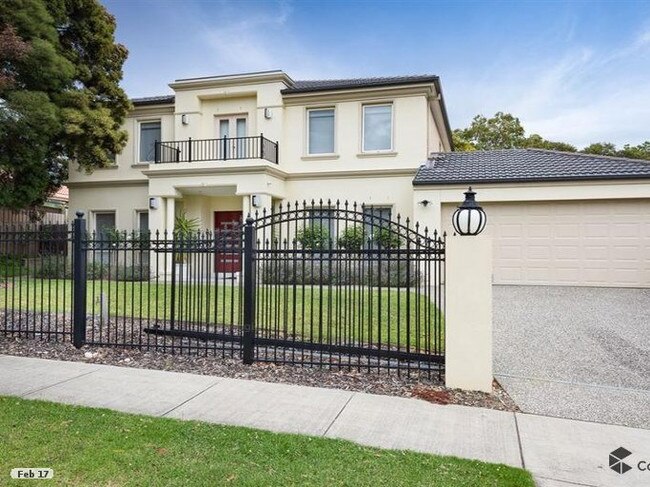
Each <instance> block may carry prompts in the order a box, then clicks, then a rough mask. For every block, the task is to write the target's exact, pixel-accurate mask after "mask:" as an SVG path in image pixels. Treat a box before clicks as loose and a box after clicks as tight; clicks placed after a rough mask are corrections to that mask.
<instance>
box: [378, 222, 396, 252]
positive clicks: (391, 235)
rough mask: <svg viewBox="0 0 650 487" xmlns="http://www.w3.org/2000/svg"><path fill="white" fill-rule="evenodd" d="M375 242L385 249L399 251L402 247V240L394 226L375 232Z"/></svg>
mask: <svg viewBox="0 0 650 487" xmlns="http://www.w3.org/2000/svg"><path fill="white" fill-rule="evenodd" d="M374 240H375V242H376V243H377V245H379V246H380V247H381V248H383V249H398V248H400V247H401V246H402V239H401V237H400V236H399V234H398V233H397V228H396V227H394V226H391V227H389V228H386V227H382V228H379V229H378V230H377V231H376V232H375V235H374Z"/></svg>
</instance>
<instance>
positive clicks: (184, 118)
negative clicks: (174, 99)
mask: <svg viewBox="0 0 650 487" xmlns="http://www.w3.org/2000/svg"><path fill="white" fill-rule="evenodd" d="M181 123H182V124H183V125H189V124H190V117H188V116H187V113H184V114H183V115H181Z"/></svg>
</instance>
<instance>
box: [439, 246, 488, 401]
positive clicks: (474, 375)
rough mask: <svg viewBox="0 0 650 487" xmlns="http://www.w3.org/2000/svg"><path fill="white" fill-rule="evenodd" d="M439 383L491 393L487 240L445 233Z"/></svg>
mask: <svg viewBox="0 0 650 487" xmlns="http://www.w3.org/2000/svg"><path fill="white" fill-rule="evenodd" d="M445 263H446V276H445V298H446V303H445V304H446V308H445V313H446V314H445V385H446V386H447V387H451V388H457V389H466V390H475V391H485V392H492V379H493V376H492V241H491V240H490V238H489V237H486V236H483V235H479V236H476V237H470V236H458V235H454V236H452V237H447V241H446V245H445Z"/></svg>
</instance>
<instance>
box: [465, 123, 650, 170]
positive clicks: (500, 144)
mask: <svg viewBox="0 0 650 487" xmlns="http://www.w3.org/2000/svg"><path fill="white" fill-rule="evenodd" d="M452 136H453V141H454V149H455V150H456V151H459V152H466V151H472V150H493V149H519V148H531V149H547V150H557V151H565V152H582V153H585V154H597V155H602V156H614V157H628V158H631V159H648V160H650V140H648V141H646V142H643V143H641V144H639V145H635V146H633V145H630V144H626V145H624V146H623V148H621V149H617V148H616V145H615V144H612V143H611V142H597V143H594V144H590V145H588V146H587V147H585V148H584V149H582V150H580V151H578V149H577V148H576V147H575V146H574V145H571V144H568V143H566V142H556V141H551V140H546V139H544V138H543V137H542V136H541V135H539V134H531V135H529V136H526V131H525V129H524V127H523V125H522V124H521V122H520V121H519V119H518V118H517V117H515V116H513V115H511V114H509V113H503V112H497V113H495V114H494V116H493V117H492V118H486V117H484V116H483V115H477V116H475V117H474V118H473V119H472V123H471V124H470V126H469V127H467V128H464V129H456V130H454V131H453V133H452Z"/></svg>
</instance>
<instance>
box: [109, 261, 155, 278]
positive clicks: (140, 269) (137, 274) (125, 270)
mask: <svg viewBox="0 0 650 487" xmlns="http://www.w3.org/2000/svg"><path fill="white" fill-rule="evenodd" d="M114 279H115V280H116V281H148V280H149V266H148V265H131V266H126V267H123V266H120V267H118V269H117V271H116V272H115V273H114Z"/></svg>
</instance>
